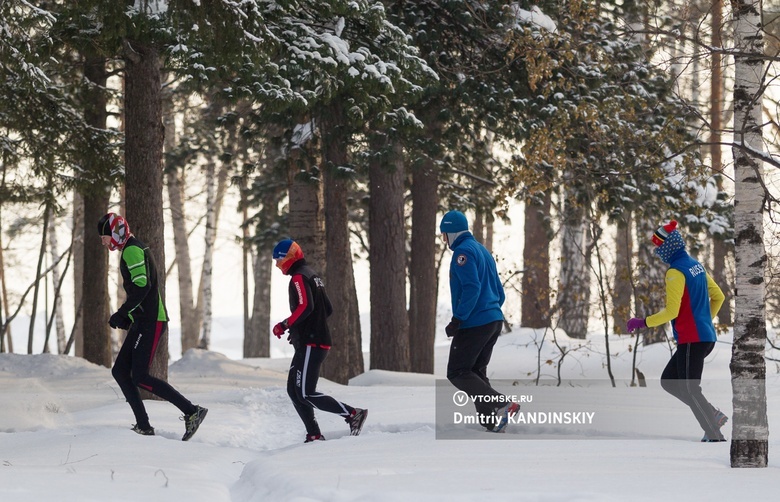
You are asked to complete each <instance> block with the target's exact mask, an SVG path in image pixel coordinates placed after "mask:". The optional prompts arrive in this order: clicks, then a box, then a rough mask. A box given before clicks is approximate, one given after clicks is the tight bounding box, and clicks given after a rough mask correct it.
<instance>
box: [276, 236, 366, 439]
mask: <svg viewBox="0 0 780 502" xmlns="http://www.w3.org/2000/svg"><path fill="white" fill-rule="evenodd" d="M273 257H274V260H275V261H276V267H277V268H278V269H279V270H281V271H282V273H283V274H285V275H289V276H290V285H289V297H290V312H291V314H290V317H288V318H286V319H285V320H283V321H282V322H280V323H277V324H276V325H275V326H274V328H273V333H274V335H275V336H276V337H277V338H280V339H281V337H282V335H283V334H284V332H285V331H287V330H289V331H290V335H289V336H288V337H287V340H289V342H290V343H291V344H292V346H293V347H295V354H294V355H293V358H292V362H291V363H290V371H289V373H288V374H287V394H288V395H289V396H290V399H291V400H292V403H293V407H294V408H295V411H297V412H298V416H300V417H301V420H302V421H303V424H304V426H305V427H306V439H305V441H304V443H311V442H312V441H323V440H324V439H325V437H324V436H323V435H322V433H321V432H320V426H319V424H318V423H317V419H316V417H315V416H314V408H317V409H318V410H322V411H327V412H329V413H334V414H336V415H340V416H341V417H342V418H344V421H345V422H346V423H347V425H348V426H349V433H350V435H352V436H357V435H358V434H360V431H361V430H362V429H363V423H364V422H365V421H366V418H367V417H368V410H366V409H363V408H353V407H352V406H350V405H348V404H344V403H342V402H340V401H337V400H336V399H334V398H332V397H331V396H328V395H326V394H323V393H322V392H318V391H317V381H318V380H319V378H320V367H321V366H322V363H323V361H325V358H326V357H327V355H328V351H329V350H330V348H331V345H332V343H331V337H330V330H329V329H328V321H327V319H328V317H329V316H330V315H331V314H332V313H333V307H332V306H331V304H330V300H329V299H328V295H327V293H326V292H325V283H324V282H323V281H322V279H320V277H319V276H318V275H317V273H316V272H315V271H314V269H312V268H311V267H310V266H309V265H307V264H306V259H305V258H304V257H303V250H302V249H301V247H300V246H299V245H298V243H297V242H295V241H293V240H291V239H284V240H282V241H279V243H277V244H276V246H275V247H274V253H273Z"/></svg>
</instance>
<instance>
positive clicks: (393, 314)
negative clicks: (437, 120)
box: [368, 134, 411, 371]
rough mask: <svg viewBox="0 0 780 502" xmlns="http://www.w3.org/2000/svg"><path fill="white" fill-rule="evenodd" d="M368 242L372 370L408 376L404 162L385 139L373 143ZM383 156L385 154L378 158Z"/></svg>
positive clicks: (397, 149) (396, 147) (399, 151)
mask: <svg viewBox="0 0 780 502" xmlns="http://www.w3.org/2000/svg"><path fill="white" fill-rule="evenodd" d="M371 145H372V147H371V150H372V151H373V152H374V155H373V157H372V159H371V160H370V162H369V189H370V198H369V202H368V210H369V217H368V240H369V246H370V252H369V264H370V267H371V275H370V282H371V284H370V298H371V347H380V350H372V351H371V363H370V364H371V369H384V370H390V371H409V370H410V369H411V361H410V359H409V318H408V316H407V315H406V231H405V228H404V223H405V218H404V193H405V187H404V179H405V178H404V158H403V151H402V148H401V146H400V145H399V144H393V143H392V140H390V139H389V138H388V137H387V136H386V135H379V134H377V135H374V136H373V137H372V139H371ZM379 152H382V153H379Z"/></svg>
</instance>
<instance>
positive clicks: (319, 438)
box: [304, 434, 325, 443]
mask: <svg viewBox="0 0 780 502" xmlns="http://www.w3.org/2000/svg"><path fill="white" fill-rule="evenodd" d="M314 441H325V436H323V435H322V434H307V435H306V441H304V443H313V442H314Z"/></svg>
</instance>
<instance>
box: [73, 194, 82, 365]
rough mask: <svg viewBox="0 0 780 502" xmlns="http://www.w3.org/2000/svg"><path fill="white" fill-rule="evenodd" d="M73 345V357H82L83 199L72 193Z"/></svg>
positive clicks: (79, 195)
mask: <svg viewBox="0 0 780 502" xmlns="http://www.w3.org/2000/svg"><path fill="white" fill-rule="evenodd" d="M72 240H73V244H72V245H73V312H74V313H75V320H74V321H73V322H74V324H75V325H74V326H73V335H72V336H73V337H74V338H75V340H73V342H72V343H73V344H74V345H75V346H76V348H75V350H74V355H75V356H76V357H82V356H83V355H84V320H83V319H82V316H81V302H82V298H83V297H84V284H83V277H84V197H83V196H82V195H81V194H80V193H79V192H75V191H74V192H73V238H72Z"/></svg>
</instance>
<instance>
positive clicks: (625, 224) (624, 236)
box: [612, 210, 634, 333]
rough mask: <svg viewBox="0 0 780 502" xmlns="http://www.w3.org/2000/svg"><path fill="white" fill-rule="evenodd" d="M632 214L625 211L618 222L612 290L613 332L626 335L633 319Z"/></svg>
mask: <svg viewBox="0 0 780 502" xmlns="http://www.w3.org/2000/svg"><path fill="white" fill-rule="evenodd" d="M632 219H633V218H632V214H631V211H630V210H625V211H624V212H623V214H622V215H621V217H620V219H619V220H618V222H617V233H616V235H615V282H614V286H613V288H612V307H613V309H612V328H613V329H612V331H613V332H614V333H625V332H626V324H627V323H628V320H629V319H630V318H631V317H633V314H634V312H633V311H632V310H631V298H632V297H633V294H632V293H633V291H632V287H631V267H632V264H631V258H632V257H633V254H634V253H633V249H634V238H633V234H632V233H631V230H632V228H631V227H632V224H631V223H632Z"/></svg>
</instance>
